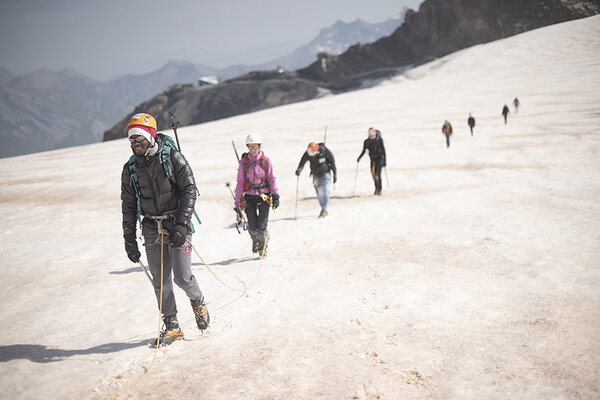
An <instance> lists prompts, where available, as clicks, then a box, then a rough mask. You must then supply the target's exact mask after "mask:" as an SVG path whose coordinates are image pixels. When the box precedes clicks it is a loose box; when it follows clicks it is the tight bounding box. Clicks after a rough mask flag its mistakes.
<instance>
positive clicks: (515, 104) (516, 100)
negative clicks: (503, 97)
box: [513, 97, 521, 114]
mask: <svg viewBox="0 0 600 400" xmlns="http://www.w3.org/2000/svg"><path fill="white" fill-rule="evenodd" d="M520 105H521V103H520V102H519V99H517V98H516V97H515V99H514V100H513V106H515V114H518V113H519V106H520Z"/></svg>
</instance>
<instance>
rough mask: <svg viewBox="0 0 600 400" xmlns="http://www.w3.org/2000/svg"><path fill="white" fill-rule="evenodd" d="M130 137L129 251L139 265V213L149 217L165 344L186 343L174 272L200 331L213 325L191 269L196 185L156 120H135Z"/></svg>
mask: <svg viewBox="0 0 600 400" xmlns="http://www.w3.org/2000/svg"><path fill="white" fill-rule="evenodd" d="M128 137H129V141H130V142H131V148H132V150H133V153H134V155H133V156H132V157H131V159H130V160H129V161H128V162H127V163H126V164H125V166H124V167H123V173H122V175H121V202H122V213H123V237H124V239H125V250H126V252H127V256H128V257H129V259H130V260H131V261H132V262H135V263H137V262H139V260H140V257H141V254H140V251H139V249H138V244H137V240H136V223H137V221H138V217H139V216H138V212H139V213H140V214H141V215H142V216H143V217H144V218H143V220H142V234H143V236H144V241H145V243H144V247H145V248H146V256H147V258H148V266H149V268H150V272H151V274H152V284H153V286H154V291H155V293H156V299H157V301H158V303H159V308H160V297H161V291H162V317H163V322H164V329H163V331H162V332H161V341H162V342H163V343H166V344H169V343H172V342H173V341H175V340H180V339H182V338H183V333H182V331H181V329H180V328H179V323H178V321H177V306H176V303H175V295H174V293H173V277H172V276H171V271H173V275H174V280H175V283H176V284H177V285H178V286H179V287H180V288H182V289H183V290H184V291H185V293H186V295H187V296H188V297H189V299H190V302H191V304H192V309H193V310H194V314H195V317H196V323H197V325H198V328H199V329H202V330H203V329H206V328H207V327H208V324H209V322H210V317H209V315H208V311H207V309H206V304H205V302H204V296H203V295H202V291H201V290H200V286H199V285H198V282H197V281H196V278H195V277H194V275H193V274H192V269H191V240H192V231H191V228H190V226H191V218H192V215H193V213H194V205H195V203H196V183H195V180H194V174H193V172H192V169H191V168H190V165H189V164H188V162H187V160H186V159H185V157H184V156H183V155H182V154H181V153H180V152H179V151H177V150H175V149H172V148H170V147H165V136H164V135H163V134H160V133H159V134H157V131H156V121H155V119H154V118H153V117H152V116H151V115H149V114H146V113H140V114H136V115H134V116H133V117H132V118H131V120H130V122H129V126H128ZM164 151H166V152H167V153H168V155H169V158H170V159H171V163H170V164H169V165H164V164H163V163H165V162H166V161H165V159H166V157H165V155H164V154H162V153H163V152H164ZM168 171H170V173H171V175H172V176H171V177H170V176H169V175H168ZM136 178H137V179H136ZM136 181H137V182H136ZM138 207H139V208H138ZM160 227H162V232H161V231H160ZM188 241H189V243H188ZM161 243H162V245H161ZM161 256H162V259H161ZM161 268H162V270H163V279H162V280H163V284H162V288H161Z"/></svg>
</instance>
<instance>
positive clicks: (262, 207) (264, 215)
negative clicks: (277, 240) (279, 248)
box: [244, 194, 269, 248]
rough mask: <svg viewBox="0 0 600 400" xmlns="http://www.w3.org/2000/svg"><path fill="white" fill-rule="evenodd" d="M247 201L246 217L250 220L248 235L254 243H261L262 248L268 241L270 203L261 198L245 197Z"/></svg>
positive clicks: (250, 195)
mask: <svg viewBox="0 0 600 400" xmlns="http://www.w3.org/2000/svg"><path fill="white" fill-rule="evenodd" d="M244 199H245V201H246V217H247V218H248V233H249V234H250V237H251V238H252V240H253V241H255V242H258V243H260V246H261V248H262V247H263V246H264V244H265V240H266V239H267V224H268V222H269V203H267V202H266V201H263V200H262V199H261V198H260V196H257V195H252V194H247V195H244Z"/></svg>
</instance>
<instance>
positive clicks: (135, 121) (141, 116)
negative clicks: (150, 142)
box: [127, 113, 157, 131]
mask: <svg viewBox="0 0 600 400" xmlns="http://www.w3.org/2000/svg"><path fill="white" fill-rule="evenodd" d="M132 125H142V126H147V127H148V128H153V129H154V130H155V131H156V130H157V128H156V120H155V119H154V117H153V116H152V115H150V114H147V113H138V114H135V115H134V116H133V117H131V119H130V120H129V125H127V129H129V128H130V127H131V126H132Z"/></svg>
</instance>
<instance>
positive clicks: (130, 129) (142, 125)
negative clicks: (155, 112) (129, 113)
mask: <svg viewBox="0 0 600 400" xmlns="http://www.w3.org/2000/svg"><path fill="white" fill-rule="evenodd" d="M127 136H129V137H131V136H144V137H145V138H146V140H148V141H149V142H150V144H154V138H155V137H156V120H155V119H154V117H153V116H152V115H150V114H147V113H138V114H135V115H134V116H133V117H131V119H130V120H129V124H128V125H127Z"/></svg>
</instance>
